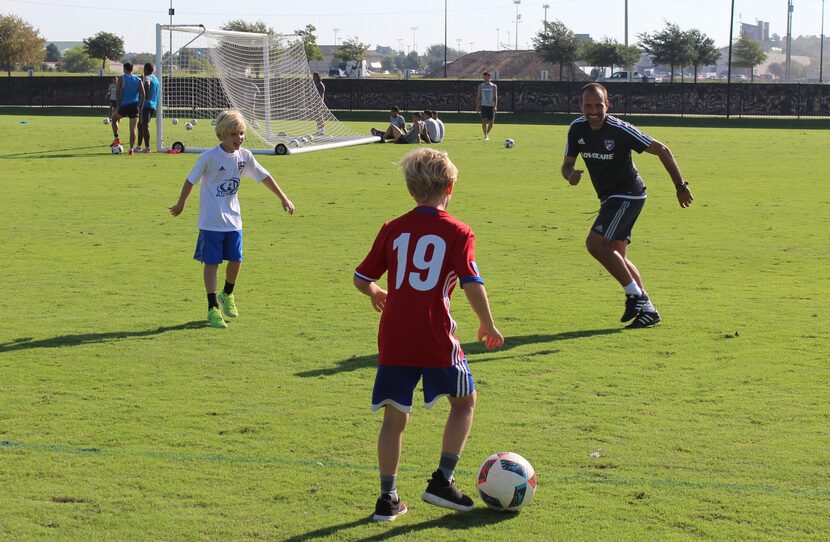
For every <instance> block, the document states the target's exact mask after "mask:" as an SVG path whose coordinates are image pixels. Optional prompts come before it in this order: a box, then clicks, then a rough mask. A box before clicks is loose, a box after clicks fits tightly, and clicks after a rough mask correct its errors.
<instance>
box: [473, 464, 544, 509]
mask: <svg viewBox="0 0 830 542" xmlns="http://www.w3.org/2000/svg"><path fill="white" fill-rule="evenodd" d="M477 487H478V494H479V495H480V496H481V499H482V500H483V501H484V502H485V504H487V506H489V507H490V508H493V509H495V510H501V511H505V512H515V511H517V510H519V509H520V508H521V507H522V506H524V505H526V504H529V503H530V501H531V500H532V499H533V494H534V493H535V492H536V472H535V471H534V470H533V467H532V466H531V465H530V463H528V461H527V460H526V459H525V458H524V457H522V456H520V455H519V454H514V453H512V452H499V453H497V454H493V455H491V456H490V457H488V458H487V459H485V460H484V463H482V464H481V468H480V469H479V470H478V483H477Z"/></svg>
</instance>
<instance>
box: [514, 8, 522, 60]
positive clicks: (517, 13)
mask: <svg viewBox="0 0 830 542" xmlns="http://www.w3.org/2000/svg"><path fill="white" fill-rule="evenodd" d="M513 3H514V4H516V51H518V50H519V17H521V15H519V4H521V3H522V0H513Z"/></svg>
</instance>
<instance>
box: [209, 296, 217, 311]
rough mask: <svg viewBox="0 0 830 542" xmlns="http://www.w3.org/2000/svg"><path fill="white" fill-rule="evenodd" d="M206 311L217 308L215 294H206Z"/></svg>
mask: <svg viewBox="0 0 830 542" xmlns="http://www.w3.org/2000/svg"><path fill="white" fill-rule="evenodd" d="M207 296H208V310H210V309H212V308H213V307H217V308H218V307H219V300H218V299H216V292H213V293H212V294H208V295H207Z"/></svg>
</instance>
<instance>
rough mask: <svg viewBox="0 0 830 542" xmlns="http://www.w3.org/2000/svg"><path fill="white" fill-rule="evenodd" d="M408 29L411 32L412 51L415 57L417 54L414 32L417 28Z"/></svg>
mask: <svg viewBox="0 0 830 542" xmlns="http://www.w3.org/2000/svg"><path fill="white" fill-rule="evenodd" d="M409 29H410V30H412V51H413V52H414V53H415V54H416V55H417V54H418V48H417V47H415V31H416V30H418V27H417V26H410V27H409Z"/></svg>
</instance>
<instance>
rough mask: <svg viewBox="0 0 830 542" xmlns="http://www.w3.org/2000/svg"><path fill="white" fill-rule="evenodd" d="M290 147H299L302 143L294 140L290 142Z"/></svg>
mask: <svg viewBox="0 0 830 542" xmlns="http://www.w3.org/2000/svg"><path fill="white" fill-rule="evenodd" d="M288 146H289V147H299V146H300V142H299V141H297V140H296V139H292V140H291V141H289V142H288Z"/></svg>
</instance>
